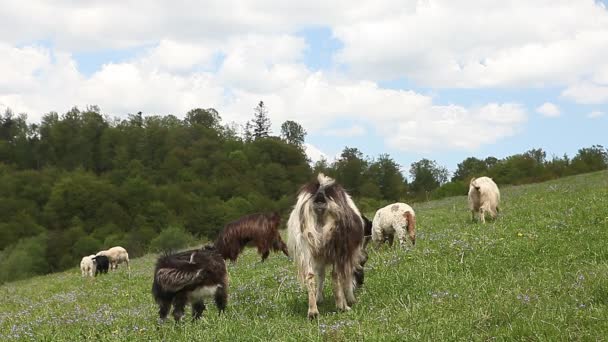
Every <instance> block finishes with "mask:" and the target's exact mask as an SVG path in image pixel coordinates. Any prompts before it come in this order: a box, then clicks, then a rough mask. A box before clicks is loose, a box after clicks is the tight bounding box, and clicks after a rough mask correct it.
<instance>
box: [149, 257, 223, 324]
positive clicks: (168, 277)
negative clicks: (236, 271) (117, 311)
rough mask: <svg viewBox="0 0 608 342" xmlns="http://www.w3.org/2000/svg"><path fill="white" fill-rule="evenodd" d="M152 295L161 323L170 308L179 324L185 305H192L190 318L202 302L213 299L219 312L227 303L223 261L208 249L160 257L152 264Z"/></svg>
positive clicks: (197, 313)
mask: <svg viewBox="0 0 608 342" xmlns="http://www.w3.org/2000/svg"><path fill="white" fill-rule="evenodd" d="M152 295H153V296H154V299H155V300H156V303H157V304H158V305H159V312H158V313H159V316H160V321H161V322H164V321H165V320H166V319H167V315H168V314H169V311H170V309H171V305H173V318H175V321H179V320H180V319H181V318H182V316H183V315H184V309H185V307H186V304H188V303H190V304H191V305H192V318H193V319H198V318H200V317H201V316H202V314H203V310H205V302H204V299H205V298H206V297H213V298H214V300H215V305H216V306H217V308H218V310H219V311H220V312H222V311H224V309H225V308H226V304H227V301H228V273H227V270H226V263H225V262H224V258H223V257H222V256H221V255H220V254H219V253H218V252H217V250H216V249H215V248H213V247H211V246H206V247H203V248H202V249H195V250H189V251H184V252H179V253H175V254H169V255H162V256H160V257H159V258H158V260H157V262H156V268H155V270H154V283H153V285H152Z"/></svg>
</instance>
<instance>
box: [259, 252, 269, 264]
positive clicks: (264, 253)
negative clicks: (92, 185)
mask: <svg viewBox="0 0 608 342" xmlns="http://www.w3.org/2000/svg"><path fill="white" fill-rule="evenodd" d="M261 254H262V262H264V261H265V260H266V259H267V258H268V256H269V255H270V250H268V249H267V250H265V251H263V252H262V253H261Z"/></svg>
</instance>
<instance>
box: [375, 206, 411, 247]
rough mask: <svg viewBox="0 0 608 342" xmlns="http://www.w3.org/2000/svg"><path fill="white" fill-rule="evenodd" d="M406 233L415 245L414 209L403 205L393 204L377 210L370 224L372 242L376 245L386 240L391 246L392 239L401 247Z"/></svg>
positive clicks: (403, 244) (404, 242) (404, 241)
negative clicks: (395, 239) (397, 241)
mask: <svg viewBox="0 0 608 342" xmlns="http://www.w3.org/2000/svg"><path fill="white" fill-rule="evenodd" d="M406 232H407V235H408V236H409V238H410V241H411V242H412V245H415V244H416V213H415V212H414V209H412V207H410V206H409V205H407V204H405V203H393V204H389V205H387V206H386V207H384V208H381V209H378V211H376V215H375V216H374V221H373V222H372V240H373V241H376V242H378V243H382V242H384V241H385V240H386V239H388V241H389V244H390V245H391V246H392V245H393V239H394V238H395V235H397V240H399V244H400V245H401V246H405V244H406V237H405V236H406Z"/></svg>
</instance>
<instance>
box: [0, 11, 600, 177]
mask: <svg viewBox="0 0 608 342" xmlns="http://www.w3.org/2000/svg"><path fill="white" fill-rule="evenodd" d="M145 4H146V5H145V7H142V6H141V5H142V3H141V2H139V1H134V0H124V1H101V0H79V1H74V0H55V1H46V0H21V1H7V2H2V3H1V4H0V22H2V29H1V30H0V56H2V57H1V58H0V111H2V112H4V110H5V109H6V108H7V107H8V108H11V109H12V110H13V112H16V113H27V115H28V120H30V121H31V122H36V121H39V120H40V118H41V117H42V116H43V115H44V114H45V113H48V112H50V111H56V112H58V113H64V112H66V111H68V110H69V109H70V108H72V107H74V106H78V107H79V108H86V106H87V105H98V106H99V107H100V108H101V110H102V112H103V113H105V114H108V115H110V116H112V117H126V116H127V115H128V114H129V113H137V112H138V111H142V112H143V113H144V115H167V114H173V115H176V116H177V117H183V116H184V115H185V113H186V112H187V111H188V110H190V109H193V108H215V109H216V110H218V112H219V113H220V115H221V116H222V119H223V122H225V123H236V124H239V125H242V124H244V123H245V122H246V121H247V120H249V119H250V118H251V117H252V116H253V108H254V107H255V106H256V105H257V103H258V102H259V101H264V103H265V104H266V106H267V108H268V111H269V115H270V119H271V121H272V123H273V126H272V129H273V132H274V133H275V134H276V133H279V132H280V125H281V123H282V122H284V121H285V120H295V121H297V122H298V123H300V124H301V125H302V126H303V127H304V128H305V129H306V130H307V132H308V136H307V138H306V148H307V153H308V155H309V156H310V157H311V158H312V159H313V160H317V159H319V158H320V157H321V156H325V157H327V158H328V159H329V160H330V161H331V160H333V159H334V158H335V157H336V156H339V154H340V152H341V151H342V150H343V149H344V147H345V146H348V147H357V148H358V149H359V150H360V151H362V152H363V153H364V154H365V155H368V156H370V157H375V156H378V155H380V154H384V153H386V154H389V155H390V156H391V157H392V158H393V159H394V160H395V161H396V162H398V163H399V164H400V165H401V166H402V171H403V172H404V173H406V174H407V172H408V170H409V166H410V164H411V163H412V162H415V161H417V160H420V159H422V158H428V159H432V160H436V161H437V163H438V164H439V165H443V166H446V167H447V168H448V169H449V170H450V171H454V170H455V168H456V166H457V164H458V163H459V162H460V161H462V160H464V159H465V158H467V157H470V156H474V157H477V158H485V157H488V156H494V157H497V158H503V157H506V156H509V155H512V154H516V153H522V152H525V151H527V150H529V149H532V148H542V149H544V150H545V151H547V154H548V156H549V157H550V156H551V155H557V156H562V155H563V154H564V153H567V154H568V155H569V156H573V155H574V154H576V152H577V150H578V149H579V148H582V147H589V146H591V145H593V144H601V145H604V146H608V10H607V9H606V5H607V4H606V1H597V0H596V1H593V0H551V1H549V0H533V1H529V0H509V1H505V0H497V1H493V0H461V1H453V0H374V1H355V2H353V1H342V0H337V1H326V0H323V1H319V0H307V1H279V0H252V1H249V0H242V1H235V0H218V1H188V0H174V1H170V2H169V1H148V2H146V3H145Z"/></svg>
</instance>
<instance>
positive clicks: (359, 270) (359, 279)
mask: <svg viewBox="0 0 608 342" xmlns="http://www.w3.org/2000/svg"><path fill="white" fill-rule="evenodd" d="M361 218H363V249H361V257H360V258H359V266H360V267H356V268H355V270H354V277H355V287H361V286H363V282H364V280H365V274H364V273H363V268H364V266H365V263H366V262H367V259H368V255H367V250H366V248H367V244H368V243H369V241H370V240H371V239H372V221H370V220H369V219H368V218H367V217H365V215H361Z"/></svg>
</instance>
